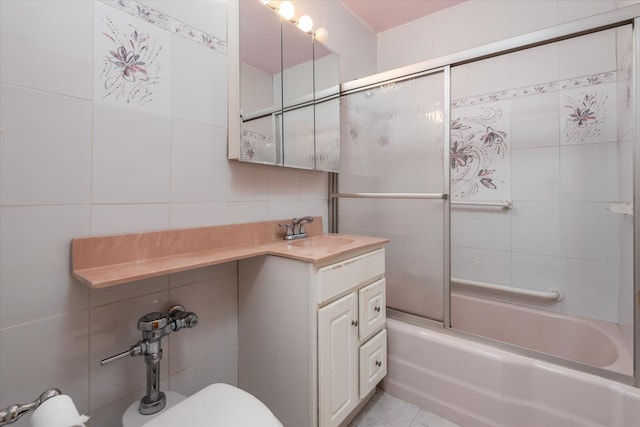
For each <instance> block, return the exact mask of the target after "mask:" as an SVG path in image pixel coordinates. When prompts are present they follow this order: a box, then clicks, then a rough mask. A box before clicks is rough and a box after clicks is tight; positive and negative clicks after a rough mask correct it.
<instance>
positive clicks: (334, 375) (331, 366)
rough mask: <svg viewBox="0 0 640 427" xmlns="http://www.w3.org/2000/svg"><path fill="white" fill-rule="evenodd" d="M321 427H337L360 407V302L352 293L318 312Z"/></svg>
mask: <svg viewBox="0 0 640 427" xmlns="http://www.w3.org/2000/svg"><path fill="white" fill-rule="evenodd" d="M318 376H319V417H320V420H319V421H320V427H335V426H337V425H339V424H340V422H342V421H343V420H344V419H345V417H346V416H347V415H349V413H350V412H351V411H352V410H353V409H354V408H355V407H356V406H357V405H358V301H357V295H356V294H355V293H351V294H349V295H346V296H344V297H342V298H340V299H339V300H337V301H335V302H332V303H331V304H328V305H327V306H325V307H323V308H321V309H320V310H318Z"/></svg>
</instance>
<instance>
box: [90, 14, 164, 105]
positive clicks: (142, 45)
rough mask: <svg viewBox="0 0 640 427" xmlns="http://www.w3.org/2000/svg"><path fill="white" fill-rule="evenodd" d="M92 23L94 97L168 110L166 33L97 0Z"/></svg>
mask: <svg viewBox="0 0 640 427" xmlns="http://www.w3.org/2000/svg"><path fill="white" fill-rule="evenodd" d="M95 25H96V27H95V28H96V33H97V35H96V37H95V39H94V40H95V41H94V64H95V70H96V74H97V75H96V80H95V83H94V97H95V100H96V101H101V102H106V103H109V104H116V105H120V106H129V107H136V108H140V109H144V110H147V111H153V112H156V113H160V114H169V113H170V111H171V55H170V49H171V40H170V34H168V33H167V32H166V31H162V30H161V29H159V28H158V27H156V26H153V25H151V24H148V23H147V22H143V21H140V20H138V19H135V18H132V17H131V16H129V15H126V14H123V13H120V12H118V11H117V10H115V9H113V8H111V7H108V6H105V5H104V4H101V3H97V4H96V11H95Z"/></svg>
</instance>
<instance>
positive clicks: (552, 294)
mask: <svg viewBox="0 0 640 427" xmlns="http://www.w3.org/2000/svg"><path fill="white" fill-rule="evenodd" d="M451 283H452V284H456V285H462V286H469V287H475V288H482V289H489V290H491V291H496V292H504V293H508V294H514V295H522V296H526V297H532V298H539V299H544V300H549V301H562V298H564V296H563V295H562V292H560V291H559V290H557V289H550V290H548V291H536V290H533V289H523V288H516V287H513V286H505V285H498V284H495V283H487V282H478V281H475V280H467V279H460V278H458V277H452V278H451Z"/></svg>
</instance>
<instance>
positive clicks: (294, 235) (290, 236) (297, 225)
mask: <svg viewBox="0 0 640 427" xmlns="http://www.w3.org/2000/svg"><path fill="white" fill-rule="evenodd" d="M311 222H313V217H312V216H303V217H302V218H293V220H291V224H278V225H279V226H280V227H285V232H284V237H283V238H284V240H296V239H303V238H305V237H309V235H308V234H307V230H306V229H305V228H304V225H305V224H309V223H311Z"/></svg>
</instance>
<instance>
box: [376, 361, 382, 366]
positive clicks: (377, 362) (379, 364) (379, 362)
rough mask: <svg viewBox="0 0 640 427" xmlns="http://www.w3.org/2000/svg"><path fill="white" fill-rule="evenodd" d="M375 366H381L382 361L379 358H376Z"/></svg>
mask: <svg viewBox="0 0 640 427" xmlns="http://www.w3.org/2000/svg"><path fill="white" fill-rule="evenodd" d="M376 366H377V367H378V368H379V367H380V366H382V362H381V361H379V360H376Z"/></svg>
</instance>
